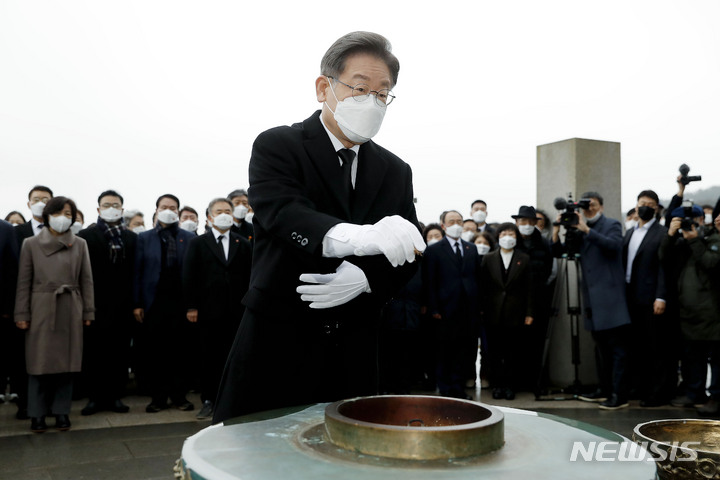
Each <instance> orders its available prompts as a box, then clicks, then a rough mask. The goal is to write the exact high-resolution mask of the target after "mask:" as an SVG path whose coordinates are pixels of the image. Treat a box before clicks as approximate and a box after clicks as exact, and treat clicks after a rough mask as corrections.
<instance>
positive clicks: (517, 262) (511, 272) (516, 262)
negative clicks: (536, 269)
mask: <svg viewBox="0 0 720 480" xmlns="http://www.w3.org/2000/svg"><path fill="white" fill-rule="evenodd" d="M519 257H520V256H519V255H518V254H517V252H516V251H515V250H513V255H512V258H510V265H509V266H508V272H507V281H506V282H505V285H509V284H510V282H512V281H513V280H515V277H517V276H518V273H520V270H521V269H522V266H523V263H524V262H523V261H522V260H521V259H520V258H519Z"/></svg>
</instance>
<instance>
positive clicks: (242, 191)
mask: <svg viewBox="0 0 720 480" xmlns="http://www.w3.org/2000/svg"><path fill="white" fill-rule="evenodd" d="M247 196H248V193H247V190H245V189H244V188H238V189H236V190H233V191H232V192H230V193H228V196H227V199H228V200H230V201H232V199H233V198H235V197H247Z"/></svg>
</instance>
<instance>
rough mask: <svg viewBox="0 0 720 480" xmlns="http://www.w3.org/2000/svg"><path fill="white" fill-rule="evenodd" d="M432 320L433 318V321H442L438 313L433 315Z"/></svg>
mask: <svg viewBox="0 0 720 480" xmlns="http://www.w3.org/2000/svg"><path fill="white" fill-rule="evenodd" d="M432 318H434V319H435V320H442V315H440V314H439V313H433V314H432Z"/></svg>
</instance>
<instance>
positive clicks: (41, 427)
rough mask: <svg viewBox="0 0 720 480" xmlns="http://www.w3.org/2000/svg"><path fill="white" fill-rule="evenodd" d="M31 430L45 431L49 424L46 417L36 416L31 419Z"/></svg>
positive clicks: (36, 431)
mask: <svg viewBox="0 0 720 480" xmlns="http://www.w3.org/2000/svg"><path fill="white" fill-rule="evenodd" d="M30 430H31V431H33V432H35V433H44V432H46V431H47V424H46V423H45V417H39V418H35V417H33V418H32V420H30Z"/></svg>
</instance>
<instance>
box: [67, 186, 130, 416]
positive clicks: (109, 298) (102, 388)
mask: <svg viewBox="0 0 720 480" xmlns="http://www.w3.org/2000/svg"><path fill="white" fill-rule="evenodd" d="M123 203H124V200H123V197H122V195H120V194H119V193H118V192H116V191H114V190H107V191H105V192H103V193H101V194H100V196H99V197H98V209H97V210H98V219H97V222H96V223H95V225H93V226H91V227H89V228H86V229H85V230H82V231H81V232H80V233H79V234H78V236H79V237H81V238H84V239H85V241H86V242H87V245H88V252H89V254H90V265H91V266H92V273H93V287H94V290H95V321H94V322H93V324H92V325H91V326H90V327H88V328H86V329H85V331H84V334H85V338H84V349H83V372H84V373H85V375H86V378H85V380H86V389H87V392H88V397H89V399H88V400H89V401H88V403H87V405H85V407H84V408H83V409H82V411H81V413H82V415H93V414H94V413H97V412H99V411H101V410H112V411H114V412H118V413H125V412H127V411H128V410H129V408H128V406H127V405H125V404H123V403H122V401H121V398H122V397H123V396H124V393H125V385H126V384H127V380H128V366H129V365H130V336H131V332H132V327H133V313H132V311H133V296H132V280H133V267H134V262H135V242H136V241H137V235H136V234H135V233H133V232H131V231H129V230H128V229H127V228H125V225H124V222H123Z"/></svg>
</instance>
